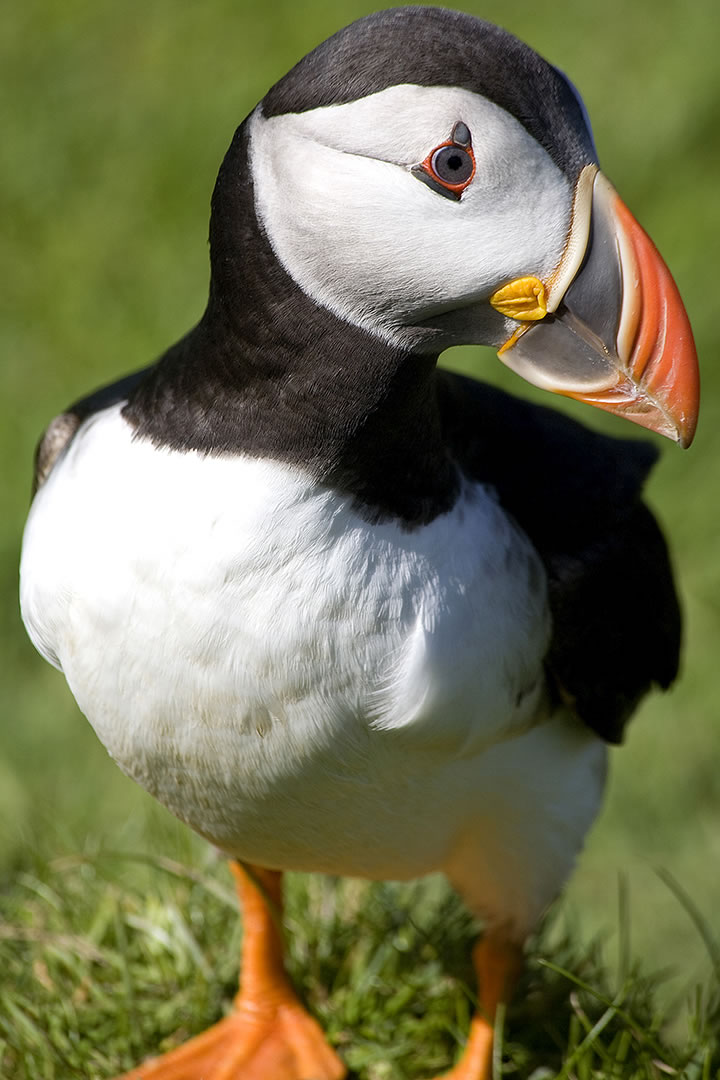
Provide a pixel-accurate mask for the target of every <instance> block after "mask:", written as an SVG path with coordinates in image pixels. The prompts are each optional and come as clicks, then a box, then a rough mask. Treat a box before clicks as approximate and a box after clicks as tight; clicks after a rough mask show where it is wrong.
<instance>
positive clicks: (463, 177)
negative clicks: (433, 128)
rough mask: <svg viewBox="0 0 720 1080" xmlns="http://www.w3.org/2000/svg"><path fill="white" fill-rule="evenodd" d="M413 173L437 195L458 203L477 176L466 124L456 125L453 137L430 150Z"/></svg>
mask: <svg viewBox="0 0 720 1080" xmlns="http://www.w3.org/2000/svg"><path fill="white" fill-rule="evenodd" d="M412 172H413V174H414V175H415V176H417V178H418V180H422V181H423V183H425V184H427V185H428V187H431V188H432V189H433V191H436V192H437V193H438V195H444V196H445V197H446V198H448V199H455V200H456V201H457V200H459V199H460V196H461V195H462V193H463V191H464V190H465V188H466V187H467V186H468V184H470V183H471V181H472V179H473V177H474V176H475V155H474V154H473V150H472V144H471V141H470V132H469V131H468V129H467V127H466V126H465V124H463V123H458V124H456V125H455V127H454V128H453V133H452V137H451V138H450V139H448V141H447V142H444V143H440V146H436V147H435V149H434V150H431V151H430V153H429V154H428V156H427V157H426V158H425V160H424V161H423V162H422V164H420V165H416V166H415V168H414V169H413V170H412Z"/></svg>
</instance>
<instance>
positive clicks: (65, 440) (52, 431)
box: [32, 367, 150, 495]
mask: <svg viewBox="0 0 720 1080" xmlns="http://www.w3.org/2000/svg"><path fill="white" fill-rule="evenodd" d="M148 371H150V368H149V367H148V368H143V369H142V370H141V371H134V372H133V373H132V375H126V376H125V377H124V378H122V379H118V380H117V382H114V383H109V384H108V385H107V386H102V387H100V389H99V390H94V391H93V393H92V394H88V395H87V397H84V398H80V400H79V401H75V402H74V403H73V404H72V405H70V406H69V407H68V408H67V409H66V410H65V412H62V413H60V415H59V416H56V417H55V418H54V419H53V420H51V421H50V423H49V424H48V426H47V428H46V429H45V431H44V432H43V435H42V438H41V439H40V442H39V443H38V445H37V449H36V450H35V471H34V475H33V489H32V493H33V495H34V494H35V492H36V491H37V490H38V488H41V487H42V485H43V484H44V483H45V481H46V480H47V478H48V476H49V475H50V473H51V471H52V468H53V465H54V464H55V462H56V461H57V459H58V458H59V456H60V454H61V453H62V452H63V450H64V449H65V448H66V447H67V446H69V445H70V443H71V442H72V440H73V438H74V437H75V433H76V432H77V430H78V428H79V427H80V425H81V424H82V423H83V421H84V420H87V418H88V416H92V414H93V413H96V412H100V411H101V410H102V409H109V408H110V406H111V405H116V404H117V403H118V401H124V400H125V399H126V398H127V397H128V395H129V394H130V392H131V391H132V390H134V389H135V387H136V386H137V385H138V384H139V383H140V382H141V381H142V379H143V378H144V377H145V375H147V373H148Z"/></svg>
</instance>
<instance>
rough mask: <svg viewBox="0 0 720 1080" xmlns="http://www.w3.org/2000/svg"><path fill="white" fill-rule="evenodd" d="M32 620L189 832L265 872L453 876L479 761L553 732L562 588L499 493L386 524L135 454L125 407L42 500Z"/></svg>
mask: <svg viewBox="0 0 720 1080" xmlns="http://www.w3.org/2000/svg"><path fill="white" fill-rule="evenodd" d="M22 608H23V617H24V619H25V621H26V624H27V626H28V630H29V632H30V634H31V636H32V638H33V640H34V642H35V644H36V645H37V647H38V648H39V649H40V651H41V652H43V653H44V654H45V655H46V656H47V657H48V658H49V659H50V660H51V661H52V662H54V663H56V664H57V666H59V667H60V668H61V669H62V670H63V672H64V673H65V676H66V678H67V680H68V683H69V684H70V687H71V689H72V692H73V694H74V695H75V697H76V699H77V701H78V703H79V705H80V707H81V709H82V710H83V712H84V713H85V714H86V715H87V717H88V719H89V720H90V722H91V723H92V725H93V727H94V728H95V730H96V731H97V733H98V735H99V737H100V738H101V740H102V741H103V743H104V744H105V745H106V747H107V748H108V750H109V752H110V753H111V754H112V756H113V757H114V758H115V759H116V760H117V761H118V763H119V764H120V766H121V767H122V768H123V769H124V770H125V771H126V772H128V773H129V774H130V775H131V776H133V777H134V778H135V779H136V780H137V781H138V782H139V783H141V784H142V785H143V786H144V787H145V788H147V789H148V790H149V791H150V792H152V793H153V794H154V795H155V796H156V797H157V798H158V799H160V800H161V801H162V802H163V803H165V804H166V805H167V806H168V807H169V808H170V809H171V810H172V811H173V812H174V813H176V814H177V815H178V816H179V817H181V818H182V819H183V820H185V821H187V822H188V823H189V824H190V825H192V826H193V827H194V828H195V829H197V830H198V831H199V832H201V833H203V834H204V835H206V836H208V837H209V838H210V839H212V840H213V841H214V842H215V843H217V844H218V845H219V846H220V847H222V848H224V849H226V850H228V851H230V852H232V853H234V854H236V855H238V856H240V857H242V858H245V859H249V860H255V861H257V862H259V863H261V864H264V865H271V866H272V865H274V866H278V867H283V868H298V869H316V870H328V871H331V872H339V873H350V874H365V875H367V876H371V877H386V876H387V877H407V876H412V875H415V874H419V873H424V872H427V871H429V870H432V869H436V868H440V867H441V866H443V865H445V863H447V861H448V858H449V855H450V852H451V850H452V849H453V846H454V845H456V844H457V843H458V842H459V837H460V836H461V834H463V830H465V829H466V826H467V819H468V816H471V815H472V813H473V812H475V811H473V809H472V807H473V806H475V805H476V804H478V803H482V798H483V794H482V790H481V789H482V784H483V779H482V768H481V767H480V765H479V764H478V763H479V762H480V761H481V760H482V758H483V755H484V754H485V752H486V751H487V750H488V749H489V748H490V747H492V746H494V745H495V746H497V745H501V744H504V743H506V742H507V740H509V739H510V740H511V741H513V740H512V737H513V736H517V734H518V733H519V732H520V731H522V730H524V729H526V728H528V727H529V726H530V725H531V724H532V722H533V719H534V717H535V716H536V714H537V709H538V702H539V698H540V695H541V692H542V657H543V655H544V653H545V651H546V647H547V639H548V625H547V612H546V597H545V579H544V572H543V571H542V568H541V566H540V565H539V563H538V561H537V558H536V556H535V555H534V552H533V550H532V549H531V547H530V545H529V544H528V542H527V541H526V539H525V538H524V537H523V536H522V535H521V534H520V533H519V532H518V531H517V529H516V528H515V527H514V526H513V525H512V523H511V522H510V521H509V520H508V519H507V517H506V516H505V515H504V513H503V512H502V511H501V510H500V508H499V507H498V506H497V504H496V503H495V501H494V499H493V498H492V496H491V494H489V493H488V492H487V491H486V490H484V489H483V488H482V487H479V486H474V487H468V488H467V490H466V491H465V492H464V494H463V496H462V497H461V499H460V500H459V501H458V503H457V505H456V507H455V508H454V509H453V510H452V511H451V512H450V513H448V514H446V515H444V516H442V517H439V518H438V519H436V520H435V521H434V522H432V523H431V524H430V525H427V526H424V527H422V528H419V529H416V530H411V531H407V530H405V529H403V528H401V527H400V526H399V525H398V524H395V523H385V524H379V525H371V524H368V523H367V522H366V521H365V520H364V519H363V518H362V517H361V516H360V515H359V514H358V513H357V512H356V511H355V510H354V509H353V507H352V505H351V500H350V499H349V498H348V497H344V496H342V495H338V494H337V493H334V492H332V491H330V490H328V489H327V488H324V487H321V486H319V485H317V484H316V483H314V482H313V481H311V480H310V479H309V478H308V477H307V476H306V475H304V474H303V473H302V472H301V471H300V470H295V469H291V468H289V467H286V466H284V465H281V464H278V463H270V462H263V461H257V460H252V459H249V458H241V457H203V456H201V455H199V454H196V453H194V452H193V453H182V454H181V453H177V452H173V451H169V450H165V449H158V448H156V447H154V446H152V445H151V444H150V443H148V442H145V441H140V440H137V441H134V440H133V439H132V435H131V429H130V428H129V426H128V425H127V424H126V423H125V421H124V420H123V419H122V417H121V415H120V412H119V407H115V408H113V409H110V410H107V411H106V412H104V413H100V414H98V415H97V416H96V417H94V418H92V419H91V420H90V421H88V422H87V423H86V424H85V426H84V428H83V429H82V430H81V432H80V433H79V434H78V436H77V437H76V438H75V440H74V441H73V443H72V444H71V446H70V448H69V451H68V452H67V454H66V455H65V457H64V459H62V460H61V461H60V462H59V464H58V465H57V466H56V468H55V470H54V471H53V473H52V475H51V476H50V478H49V480H48V482H47V483H46V485H45V486H44V487H43V488H42V489H41V491H40V493H39V495H38V497H37V498H36V501H35V504H34V506H33V510H32V513H31V516H30V519H29V522H28V526H27V531H26V537H25V547H24V555H23V564H22ZM514 741H516V742H517V743H521V742H522V741H523V740H521V739H520V740H518V739H515V740H514ZM487 780H488V778H486V781H487ZM443 792H445V794H444V795H443ZM431 793H435V794H433V795H431ZM433 799H434V800H435V802H434V805H432V800H433Z"/></svg>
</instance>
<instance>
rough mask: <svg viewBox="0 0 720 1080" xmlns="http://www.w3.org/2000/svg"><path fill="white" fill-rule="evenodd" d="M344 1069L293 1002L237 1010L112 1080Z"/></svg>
mask: <svg viewBox="0 0 720 1080" xmlns="http://www.w3.org/2000/svg"><path fill="white" fill-rule="evenodd" d="M345 1072H346V1070H345V1066H344V1065H343V1063H342V1061H341V1060H340V1058H339V1057H338V1056H337V1054H336V1053H335V1051H334V1050H333V1049H332V1048H331V1047H330V1046H329V1044H328V1043H327V1041H326V1040H325V1037H324V1035H323V1033H322V1031H321V1029H320V1026H319V1024H318V1023H317V1022H316V1021H315V1020H314V1019H313V1018H312V1017H311V1016H310V1015H309V1014H308V1013H307V1012H306V1011H305V1010H304V1009H303V1007H302V1006H301V1005H300V1004H299V1002H298V1001H297V1000H294V1001H293V1000H288V1001H286V1002H283V1003H279V1004H278V1005H277V1006H276V1007H275V1008H274V1010H273V1011H272V1015H269V1014H268V1015H263V1016H252V1015H249V1014H248V1013H247V1012H246V1011H245V1010H244V1009H243V1008H242V1007H239V1008H237V1009H236V1010H235V1011H234V1012H232V1013H231V1014H230V1015H229V1016H226V1017H225V1019H224V1020H221V1021H220V1022H219V1023H218V1024H215V1025H214V1026H213V1027H211V1028H209V1029H208V1030H207V1031H204V1032H203V1033H202V1035H198V1036H196V1037H195V1038H194V1039H190V1041H189V1042H186V1043H184V1044H183V1045H182V1046H179V1047H178V1048H177V1050H171V1051H170V1052H169V1053H167V1054H163V1055H162V1057H158V1058H153V1059H151V1060H150V1061H148V1062H146V1063H145V1064H143V1065H138V1066H137V1067H136V1068H134V1069H131V1070H130V1072H128V1073H125V1074H124V1076H122V1077H118V1078H117V1080H342V1077H343V1076H345Z"/></svg>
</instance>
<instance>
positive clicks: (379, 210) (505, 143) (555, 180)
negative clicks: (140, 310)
mask: <svg viewBox="0 0 720 1080" xmlns="http://www.w3.org/2000/svg"><path fill="white" fill-rule="evenodd" d="M459 120H462V121H463V122H464V123H465V124H466V125H467V126H468V128H469V129H470V132H471V135H472V145H473V151H474V153H475V159H476V163H477V170H476V175H475V178H474V180H473V181H472V183H471V184H470V186H469V187H468V188H467V190H466V191H465V193H464V194H463V196H462V199H461V200H460V201H459V202H457V201H454V200H450V199H446V198H444V197H443V196H442V195H439V194H437V193H436V192H434V191H432V190H431V189H430V188H429V187H428V186H427V185H425V184H423V183H422V182H420V181H419V180H418V179H417V177H415V176H413V174H412V172H411V171H410V170H411V168H412V166H414V165H417V164H418V163H419V162H420V161H422V160H424V159H425V158H426V157H427V155H428V153H429V152H430V151H431V150H433V149H434V147H435V146H437V145H439V144H440V143H442V142H443V141H445V140H446V139H448V138H449V136H450V133H451V131H452V128H453V126H454V124H455V123H457V121H459ZM251 169H252V176H253V183H254V189H255V200H256V206H257V212H258V217H259V220H260V222H261V223H262V225H263V227H264V228H265V230H266V232H267V235H268V237H269V240H270V243H271V244H272V247H273V250H274V251H275V254H276V255H277V257H278V259H279V260H280V262H281V263H282V265H283V266H284V267H285V269H286V270H287V271H288V273H289V274H290V275H291V276H292V278H293V279H294V280H295V281H296V282H297V284H298V285H299V286H300V287H301V288H302V289H303V291H304V292H306V293H307V294H308V295H309V296H310V297H311V298H312V299H313V300H315V301H316V302H317V303H318V304H321V305H322V306H324V307H326V308H328V309H330V310H331V311H333V312H334V313H335V314H336V315H338V316H339V317H340V318H343V319H345V320H346V321H349V322H352V323H355V324H357V325H361V326H363V327H364V328H366V329H367V330H369V331H370V332H372V333H375V334H377V335H380V336H382V337H385V338H389V339H391V340H397V339H398V338H399V337H401V336H402V334H403V330H405V328H407V327H408V326H412V325H415V324H417V323H420V322H423V321H424V320H426V319H428V318H430V317H431V316H432V315H433V314H434V313H437V312H441V311H451V310H454V309H455V308H458V307H466V306H468V305H471V304H474V303H481V302H484V301H485V300H487V297H488V296H489V295H490V294H491V293H492V292H494V291H495V289H496V288H498V287H499V286H500V285H502V284H504V283H505V282H506V281H510V280H512V279H513V278H516V277H521V276H525V275H529V274H532V275H534V276H536V277H539V278H540V279H541V280H542V279H546V278H547V277H549V276H550V274H551V273H552V271H553V269H554V268H555V266H556V265H557V264H558V262H559V260H560V258H561V256H562V252H563V248H564V245H565V241H566V237H567V234H568V229H569V226H570V215H571V210H572V192H571V189H570V184H569V182H568V180H567V178H566V177H565V176H564V174H563V173H562V172H561V171H560V169H559V168H558V167H557V166H556V165H555V164H554V163H553V161H552V159H551V158H550V157H549V155H548V154H547V153H546V152H545V150H543V148H542V147H541V146H540V145H539V144H538V143H537V142H536V141H535V140H534V139H533V138H532V137H531V136H530V135H529V134H528V132H527V131H526V130H525V128H523V127H522V125H521V124H520V123H519V122H518V121H517V120H515V119H514V118H513V117H512V116H511V115H510V114H509V113H507V112H506V111H505V110H504V109H501V108H500V107H499V106H497V105H494V104H493V103H492V102H489V101H487V100H486V99H484V98H482V97H479V96H478V95H476V94H473V93H471V92H470V91H467V90H458V89H456V88H443V87H441V88H437V87H432V88H431V87H420V86H395V87H391V88H389V89H387V90H383V91H382V92H380V93H378V94H374V95H372V96H370V97H368V98H364V99H362V100H360V101H356V102H352V103H350V104H347V105H336V106H330V107H327V108H321V109H314V110H312V111H309V112H306V113H299V114H286V115H283V116H276V117H271V118H270V119H267V120H266V119H264V118H263V116H262V113H261V111H260V109H258V110H257V111H256V113H255V115H254V116H253V118H252V120H251Z"/></svg>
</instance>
